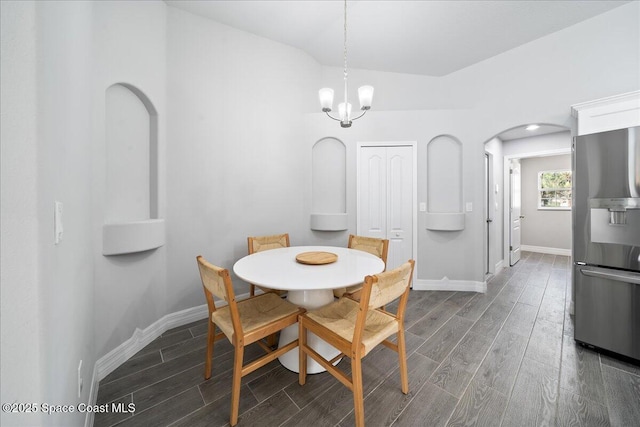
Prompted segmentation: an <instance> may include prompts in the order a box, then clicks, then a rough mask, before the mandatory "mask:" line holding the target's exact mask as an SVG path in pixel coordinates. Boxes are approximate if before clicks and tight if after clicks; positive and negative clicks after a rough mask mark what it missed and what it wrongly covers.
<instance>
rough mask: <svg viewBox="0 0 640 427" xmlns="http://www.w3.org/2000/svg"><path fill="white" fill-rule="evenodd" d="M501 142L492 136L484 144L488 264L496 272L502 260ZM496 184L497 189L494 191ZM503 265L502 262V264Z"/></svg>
mask: <svg viewBox="0 0 640 427" xmlns="http://www.w3.org/2000/svg"><path fill="white" fill-rule="evenodd" d="M502 147H503V143H502V141H501V140H500V139H499V138H492V139H491V140H490V141H489V142H487V143H486V144H485V146H484V149H485V151H486V152H487V153H490V154H491V157H490V162H491V171H490V172H491V181H492V185H491V188H490V189H489V206H488V209H489V216H490V217H491V219H492V220H493V222H491V223H490V225H489V265H490V268H491V267H493V270H491V272H492V273H496V270H497V268H496V266H497V265H498V263H500V261H503V260H504V251H503V239H504V232H503V231H504V230H503V229H504V227H503V221H504V204H503V201H504V191H505V183H504V179H503V173H504V161H503V151H502ZM496 186H497V189H498V191H496ZM502 266H503V267H504V266H505V265H504V263H503V265H502Z"/></svg>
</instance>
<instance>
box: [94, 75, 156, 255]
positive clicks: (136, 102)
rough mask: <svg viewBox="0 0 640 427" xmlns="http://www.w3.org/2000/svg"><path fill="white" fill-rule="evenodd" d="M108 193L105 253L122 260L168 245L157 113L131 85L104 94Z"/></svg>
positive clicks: (115, 85)
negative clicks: (161, 200) (161, 197)
mask: <svg viewBox="0 0 640 427" xmlns="http://www.w3.org/2000/svg"><path fill="white" fill-rule="evenodd" d="M105 141H106V150H105V154H106V193H105V203H104V212H103V215H104V226H103V254H104V255H122V254H129V253H135V252H142V251H147V250H150V249H155V248H158V247H160V246H162V245H164V241H165V229H164V220H163V219H161V218H159V212H158V191H159V189H158V181H159V177H158V113H157V110H156V108H155V107H154V105H153V103H152V102H151V100H150V99H149V97H148V96H146V95H145V93H144V92H143V91H142V90H140V89H139V88H137V87H136V86H133V85H131V84H128V83H116V84H113V85H111V86H109V87H108V88H107V89H106V91H105Z"/></svg>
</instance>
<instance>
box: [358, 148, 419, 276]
mask: <svg viewBox="0 0 640 427" xmlns="http://www.w3.org/2000/svg"><path fill="white" fill-rule="evenodd" d="M359 154H360V155H359V158H360V163H359V171H358V178H359V179H358V182H359V185H358V202H359V203H358V231H357V233H358V234H360V235H363V236H369V237H377V238H382V239H389V254H388V257H387V269H392V268H395V267H397V266H399V265H401V264H402V263H403V262H405V261H407V260H408V259H410V258H412V257H413V148H412V147H411V146H403V145H399V146H363V147H361V148H360V153H359Z"/></svg>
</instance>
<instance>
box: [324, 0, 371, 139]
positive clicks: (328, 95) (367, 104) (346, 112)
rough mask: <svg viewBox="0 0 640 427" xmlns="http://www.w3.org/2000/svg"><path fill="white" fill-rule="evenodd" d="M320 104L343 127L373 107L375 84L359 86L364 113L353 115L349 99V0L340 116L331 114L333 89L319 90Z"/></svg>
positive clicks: (345, 25) (349, 125) (345, 3)
mask: <svg viewBox="0 0 640 427" xmlns="http://www.w3.org/2000/svg"><path fill="white" fill-rule="evenodd" d="M318 96H319V97H320V106H321V107H322V111H323V112H324V113H326V114H327V116H329V118H331V119H333V120H336V121H339V122H340V126H342V127H343V128H348V127H351V122H352V121H353V120H357V119H359V118H360V117H362V116H364V115H365V113H366V112H367V111H368V110H370V109H371V101H372V100H373V86H361V87H359V88H358V98H359V99H360V110H362V113H360V114H359V115H357V116H355V117H353V116H352V115H351V104H350V103H349V101H348V100H347V0H344V102H341V103H340V104H338V116H337V117H336V116H334V115H332V114H329V113H330V112H331V108H332V107H333V89H331V88H328V87H325V88H322V89H320V90H319V91H318Z"/></svg>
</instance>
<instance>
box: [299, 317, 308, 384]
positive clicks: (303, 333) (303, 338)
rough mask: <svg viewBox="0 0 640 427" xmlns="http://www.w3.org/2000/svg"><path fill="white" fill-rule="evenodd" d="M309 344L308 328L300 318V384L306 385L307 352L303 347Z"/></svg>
mask: <svg viewBox="0 0 640 427" xmlns="http://www.w3.org/2000/svg"><path fill="white" fill-rule="evenodd" d="M306 345H307V330H306V329H305V328H304V326H303V321H302V320H298V355H299V359H298V370H299V371H300V372H299V373H298V384H300V385H304V384H305V383H306V382H307V353H305V352H304V351H303V350H302V349H303V348H304V347H306Z"/></svg>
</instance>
